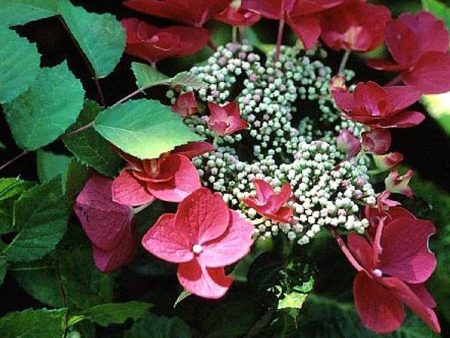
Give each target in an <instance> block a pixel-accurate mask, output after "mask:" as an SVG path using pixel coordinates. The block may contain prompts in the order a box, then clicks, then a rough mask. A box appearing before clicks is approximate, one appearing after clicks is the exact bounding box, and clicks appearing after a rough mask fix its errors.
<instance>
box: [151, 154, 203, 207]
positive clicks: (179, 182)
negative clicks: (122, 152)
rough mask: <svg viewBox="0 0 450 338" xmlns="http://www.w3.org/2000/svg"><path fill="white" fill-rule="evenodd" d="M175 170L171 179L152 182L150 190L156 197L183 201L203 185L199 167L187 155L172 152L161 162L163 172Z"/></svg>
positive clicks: (164, 199) (168, 200)
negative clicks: (198, 170)
mask: <svg viewBox="0 0 450 338" xmlns="http://www.w3.org/2000/svg"><path fill="white" fill-rule="evenodd" d="M164 172H174V173H173V177H172V179H171V180H169V181H163V182H152V181H149V182H148V185H147V189H148V191H150V192H151V194H152V195H153V196H155V197H156V198H158V199H160V200H163V201H167V202H181V201H182V200H183V199H185V198H186V197H187V196H188V195H189V194H191V193H192V192H194V191H195V190H197V189H199V188H200V187H201V183H200V178H199V176H198V172H197V169H196V168H195V166H194V165H193V164H192V162H191V161H190V160H189V159H188V158H187V157H185V156H182V155H178V154H172V155H170V156H168V157H166V158H165V159H164V160H163V162H162V163H161V173H162V174H164Z"/></svg>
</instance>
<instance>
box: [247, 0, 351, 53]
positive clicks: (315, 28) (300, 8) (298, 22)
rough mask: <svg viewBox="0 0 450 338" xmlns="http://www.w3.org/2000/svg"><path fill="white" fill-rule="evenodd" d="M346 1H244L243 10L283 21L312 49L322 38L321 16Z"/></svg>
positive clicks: (306, 46) (307, 47)
mask: <svg viewBox="0 0 450 338" xmlns="http://www.w3.org/2000/svg"><path fill="white" fill-rule="evenodd" d="M343 2H344V0H316V1H313V0H243V1H242V8H245V9H248V10H253V11H255V12H256V13H259V14H261V15H262V16H263V17H265V18H268V19H273V20H283V21H286V22H287V24H288V25H289V26H290V27H291V29H292V30H293V31H294V33H295V34H297V36H298V37H299V38H300V40H302V42H303V45H304V46H305V48H306V49H310V48H311V47H313V45H314V44H315V43H316V42H317V40H318V39H319V36H320V31H321V28H320V14H321V13H322V12H324V11H326V10H328V9H330V8H333V7H336V6H337V5H339V4H342V3H343Z"/></svg>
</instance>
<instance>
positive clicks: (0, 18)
mask: <svg viewBox="0 0 450 338" xmlns="http://www.w3.org/2000/svg"><path fill="white" fill-rule="evenodd" d="M58 1H59V0H2V4H1V10H0V24H1V25H8V26H15V25H23V24H26V23H27V22H30V21H35V20H39V19H44V18H48V17H51V16H54V15H56V14H58Z"/></svg>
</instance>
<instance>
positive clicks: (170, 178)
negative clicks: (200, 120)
mask: <svg viewBox="0 0 450 338" xmlns="http://www.w3.org/2000/svg"><path fill="white" fill-rule="evenodd" d="M213 149H214V147H213V146H212V145H210V144H209V143H206V142H192V143H190V144H187V145H185V146H181V147H177V148H175V149H174V150H173V151H172V152H170V153H165V154H162V155H161V156H160V157H159V158H155V159H149V160H138V159H136V158H134V157H132V156H130V155H127V154H123V153H122V154H121V156H122V157H123V158H124V159H125V160H126V161H127V162H128V164H127V166H126V167H125V169H124V170H122V172H121V173H120V174H119V176H118V177H117V178H116V179H115V180H114V182H113V184H112V194H113V199H114V201H115V202H117V203H121V204H125V205H131V206H136V205H143V204H147V203H151V202H153V200H154V199H155V198H157V199H160V200H163V201H167V202H180V201H182V200H183V199H184V198H185V197H186V196H188V195H189V194H190V193H192V192H193V191H195V190H197V189H198V188H200V187H201V183H200V178H199V176H198V172H197V169H196V168H195V166H194V165H193V164H192V162H191V161H190V158H192V157H195V156H198V155H201V154H204V153H206V152H209V151H212V150H213Z"/></svg>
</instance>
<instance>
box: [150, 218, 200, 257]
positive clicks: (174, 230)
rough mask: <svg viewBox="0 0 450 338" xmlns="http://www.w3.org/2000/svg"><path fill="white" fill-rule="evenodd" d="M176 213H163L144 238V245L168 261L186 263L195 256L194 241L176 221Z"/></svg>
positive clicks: (152, 252)
mask: <svg viewBox="0 0 450 338" xmlns="http://www.w3.org/2000/svg"><path fill="white" fill-rule="evenodd" d="M174 219H175V215H174V214H163V215H161V216H160V217H159V219H158V220H157V221H156V223H155V224H154V225H153V226H152V227H151V228H150V229H149V230H148V231H147V233H146V234H145V235H144V237H143V238H142V246H143V247H144V248H145V249H146V250H147V251H148V252H150V253H151V254H153V255H155V256H156V257H158V258H161V259H163V260H165V261H167V262H172V263H184V262H189V261H190V260H191V259H193V258H194V254H193V253H192V245H193V244H192V243H191V242H189V239H188V238H186V237H185V236H184V233H183V232H182V231H180V229H179V227H178V226H177V225H176V224H175V223H174Z"/></svg>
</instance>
